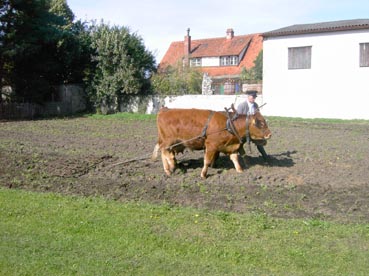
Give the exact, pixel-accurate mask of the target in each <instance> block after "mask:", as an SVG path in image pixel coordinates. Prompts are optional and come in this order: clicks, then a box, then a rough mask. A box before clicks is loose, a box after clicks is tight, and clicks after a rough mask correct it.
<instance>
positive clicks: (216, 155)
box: [210, 151, 219, 168]
mask: <svg viewBox="0 0 369 276" xmlns="http://www.w3.org/2000/svg"><path fill="white" fill-rule="evenodd" d="M218 158H219V151H217V152H216V153H215V154H214V157H213V161H211V164H210V166H211V167H212V168H214V167H215V161H217V159H218Z"/></svg>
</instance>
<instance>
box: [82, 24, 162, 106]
mask: <svg viewBox="0 0 369 276" xmlns="http://www.w3.org/2000/svg"><path fill="white" fill-rule="evenodd" d="M91 40H92V47H93V49H94V52H95V53H94V55H93V61H94V62H96V71H95V75H94V79H93V82H92V83H91V86H90V89H89V91H90V96H91V97H92V99H93V101H94V102H95V105H96V106H99V105H100V104H102V103H105V104H107V105H113V108H114V109H115V110H116V111H117V110H119V104H120V102H122V101H125V100H126V99H127V98H129V97H130V96H132V95H138V94H140V95H142V94H145V93H148V92H149V91H150V77H151V75H152V73H153V72H154V71H155V59H154V56H153V55H152V53H151V52H149V51H148V50H146V49H145V46H144V44H143V41H142V38H141V37H140V36H138V35H137V34H135V33H130V30H129V28H127V27H119V26H112V27H111V26H109V25H107V24H105V23H104V22H101V24H99V25H96V24H95V25H94V26H93V27H92V30H91Z"/></svg>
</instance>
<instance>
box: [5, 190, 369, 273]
mask: <svg viewBox="0 0 369 276" xmlns="http://www.w3.org/2000/svg"><path fill="white" fill-rule="evenodd" d="M368 259H369V224H346V225H344V224H338V223H333V222H325V221H320V220H314V219H310V220H282V219H273V218H270V217H268V216H265V215H262V214H234V213H226V212H209V211H205V210H195V209H189V208H174V207H171V206H168V205H164V206H155V205H148V204H142V203H140V204H138V203H124V204H123V203H119V202H113V201H107V200H103V199H100V198H81V197H65V196H60V195H55V194H38V193H30V192H25V191H18V190H8V189H0V275H367V273H368V271H369V262H368Z"/></svg>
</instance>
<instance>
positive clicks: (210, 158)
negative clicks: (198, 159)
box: [201, 148, 219, 178]
mask: <svg viewBox="0 0 369 276" xmlns="http://www.w3.org/2000/svg"><path fill="white" fill-rule="evenodd" d="M217 154H218V155H219V153H218V152H217V151H214V150H208V149H207V148H206V150H205V156H204V167H203V168H202V170H201V178H206V175H207V174H208V168H209V166H210V165H211V164H213V163H214V161H215V157H216V156H217Z"/></svg>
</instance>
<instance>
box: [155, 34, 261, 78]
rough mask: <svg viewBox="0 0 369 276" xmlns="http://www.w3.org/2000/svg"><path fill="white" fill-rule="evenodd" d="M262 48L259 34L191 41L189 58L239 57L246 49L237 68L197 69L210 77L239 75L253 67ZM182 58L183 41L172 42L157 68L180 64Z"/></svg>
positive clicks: (215, 67)
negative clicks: (244, 69)
mask: <svg viewBox="0 0 369 276" xmlns="http://www.w3.org/2000/svg"><path fill="white" fill-rule="evenodd" d="M262 47H263V38H262V36H261V35H260V34H249V35H240V36H233V38H231V39H227V38H226V37H219V38H208V39H197V40H192V41H191V53H190V58H195V57H219V56H234V55H240V54H241V52H242V51H243V50H244V49H245V48H247V51H246V53H245V55H244V56H243V58H242V60H241V61H240V63H239V65H238V66H211V67H198V68H199V69H201V71H202V72H207V73H208V74H209V75H210V76H213V77H214V76H229V75H239V74H240V73H241V70H242V68H243V67H245V68H247V69H249V68H251V67H253V66H254V61H255V59H256V57H257V56H258V54H259V52H260V51H261V50H262ZM183 58H184V41H176V42H172V43H171V44H170V46H169V48H168V50H167V52H166V54H165V55H164V57H163V59H162V60H161V62H160V64H159V68H165V67H167V66H169V65H172V66H173V65H175V64H177V63H178V62H180V63H182V59H183Z"/></svg>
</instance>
